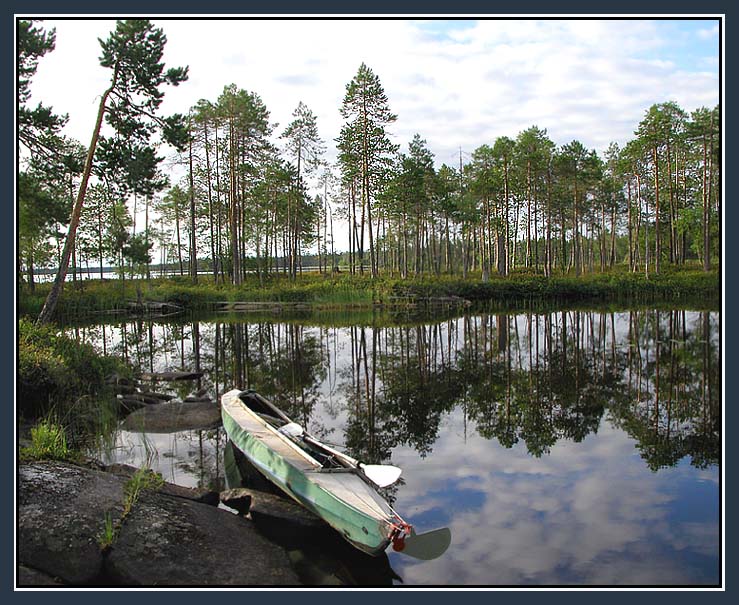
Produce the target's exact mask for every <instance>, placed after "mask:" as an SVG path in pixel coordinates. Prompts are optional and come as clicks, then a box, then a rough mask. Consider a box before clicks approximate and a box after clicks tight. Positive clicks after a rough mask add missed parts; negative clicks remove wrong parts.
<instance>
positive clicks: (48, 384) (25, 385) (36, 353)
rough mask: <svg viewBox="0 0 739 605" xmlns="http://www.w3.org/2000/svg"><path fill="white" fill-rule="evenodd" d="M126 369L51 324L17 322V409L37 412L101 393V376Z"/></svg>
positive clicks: (41, 412) (103, 379)
mask: <svg viewBox="0 0 739 605" xmlns="http://www.w3.org/2000/svg"><path fill="white" fill-rule="evenodd" d="M115 372H117V373H123V374H125V373H127V370H126V369H125V367H124V366H123V365H122V363H121V362H120V361H119V360H118V359H115V358H112V357H105V356H101V355H98V354H97V353H96V352H95V350H94V349H93V348H92V346H90V345H89V344H83V343H79V342H77V341H76V340H74V339H73V338H70V337H68V336H65V335H64V334H62V333H61V332H60V330H59V329H58V328H55V327H53V326H39V325H35V324H33V323H32V322H30V321H28V320H26V319H20V320H19V322H18V378H17V384H18V399H17V401H18V413H19V415H27V416H31V417H33V416H37V415H39V414H44V413H47V412H48V411H49V410H51V409H52V408H54V407H56V406H58V405H65V404H68V403H74V402H75V401H76V400H77V399H79V398H80V397H83V396H85V395H93V394H99V393H102V391H104V390H105V379H106V377H108V376H109V375H111V374H113V373H115Z"/></svg>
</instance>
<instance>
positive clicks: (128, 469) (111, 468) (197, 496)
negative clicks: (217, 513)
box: [102, 463, 220, 506]
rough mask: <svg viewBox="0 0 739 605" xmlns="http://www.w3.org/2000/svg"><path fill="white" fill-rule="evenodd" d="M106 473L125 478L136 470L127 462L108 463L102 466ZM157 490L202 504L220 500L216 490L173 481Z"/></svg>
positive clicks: (216, 503) (216, 502)
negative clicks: (178, 483) (188, 485)
mask: <svg viewBox="0 0 739 605" xmlns="http://www.w3.org/2000/svg"><path fill="white" fill-rule="evenodd" d="M102 470H105V471H106V472H108V473H114V474H116V475H120V476H122V477H126V479H128V478H130V477H133V475H134V473H135V472H136V471H137V470H138V469H137V468H136V467H134V466H129V465H128V464H117V463H116V464H110V465H108V466H105V467H103V469H102ZM159 491H160V492H161V493H163V494H167V495H169V496H175V497H177V498H185V499H187V500H192V501H193V502H201V503H202V504H208V505H210V506H218V503H219V502H220V498H219V494H218V492H214V491H210V490H207V489H200V488H195V487H184V486H182V485H175V484H174V483H167V482H165V483H164V485H163V486H162V487H161V488H159Z"/></svg>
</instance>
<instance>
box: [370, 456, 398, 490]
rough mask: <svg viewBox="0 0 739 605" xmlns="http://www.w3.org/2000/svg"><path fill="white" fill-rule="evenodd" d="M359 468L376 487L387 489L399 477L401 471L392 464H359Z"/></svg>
mask: <svg viewBox="0 0 739 605" xmlns="http://www.w3.org/2000/svg"><path fill="white" fill-rule="evenodd" d="M359 468H361V469H362V470H363V471H364V474H365V475H367V478H368V479H369V480H370V481H372V483H374V484H375V485H377V486H378V487H387V486H388V485H392V484H393V483H395V482H396V481H397V480H398V477H400V473H402V472H403V471H402V470H401V469H400V468H398V467H397V466H393V465H392V464H362V463H361V462H360V463H359Z"/></svg>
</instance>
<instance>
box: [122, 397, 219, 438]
mask: <svg viewBox="0 0 739 605" xmlns="http://www.w3.org/2000/svg"><path fill="white" fill-rule="evenodd" d="M220 424H221V408H220V406H219V405H218V404H216V403H214V402H186V403H185V402H181V401H171V402H169V403H160V404H158V405H152V406H146V407H144V408H141V409H139V410H136V411H134V412H132V413H131V414H129V415H128V416H127V417H126V419H125V420H124V421H123V422H122V423H121V428H122V429H124V430H126V431H132V432H137V433H177V432H179V431H197V430H206V429H212V428H215V427H217V426H219V425H220Z"/></svg>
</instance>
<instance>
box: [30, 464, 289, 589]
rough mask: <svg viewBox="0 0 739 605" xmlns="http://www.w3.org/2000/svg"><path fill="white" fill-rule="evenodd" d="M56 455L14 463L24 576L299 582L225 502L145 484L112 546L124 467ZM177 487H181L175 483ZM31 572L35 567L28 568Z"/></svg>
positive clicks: (138, 582)
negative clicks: (104, 546) (106, 541)
mask: <svg viewBox="0 0 739 605" xmlns="http://www.w3.org/2000/svg"><path fill="white" fill-rule="evenodd" d="M118 470H119V471H120V472H121V473H122V474H113V473H108V472H103V471H100V470H97V469H92V468H84V467H79V466H75V465H72V464H67V463H62V462H34V463H28V464H21V465H20V467H19V481H18V562H19V564H20V565H22V566H24V567H26V568H27V570H24V571H23V578H25V580H24V581H27V582H28V583H29V584H32V583H33V582H42V581H44V582H45V581H48V580H49V579H51V580H52V581H56V582H58V583H61V584H73V585H99V584H103V585H126V586H169V585H298V584H299V583H300V581H299V578H298V576H297V575H296V574H295V572H294V571H293V570H292V568H291V566H290V561H289V559H288V556H287V554H286V552H285V550H284V549H283V548H281V547H279V546H277V545H275V544H273V543H272V542H270V541H269V540H268V539H267V538H265V537H264V536H262V535H261V534H260V533H259V532H258V531H257V529H256V527H255V526H254V524H253V523H252V522H251V521H249V520H248V519H245V518H243V517H239V516H237V515H234V514H232V513H230V512H228V511H226V510H224V509H221V508H217V507H215V506H208V505H205V504H202V503H200V502H196V501H192V500H189V499H185V498H183V497H180V496H177V497H175V496H173V495H171V494H168V493H166V489H168V488H164V490H163V491H161V492H152V491H147V490H144V491H143V492H141V493H140V495H139V499H138V500H137V501H136V502H135V503H134V505H133V507H132V509H131V511H130V513H129V514H128V516H127V517H126V518H125V520H124V522H123V524H122V525H121V526H120V528H119V532H118V535H117V538H116V540H115V541H114V543H113V545H112V547H111V548H110V549H109V550H108V551H107V552H106V553H103V551H102V550H101V549H100V546H99V544H98V536H99V535H100V534H101V532H102V529H103V526H104V519H105V515H106V513H111V514H112V517H113V519H114V520H116V521H117V520H119V519H120V517H121V513H122V511H123V502H124V497H125V496H124V485H125V483H126V481H127V476H126V475H125V474H123V473H124V471H125V470H126V469H125V468H121V469H118ZM183 489H184V488H183ZM34 572H36V573H34Z"/></svg>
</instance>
